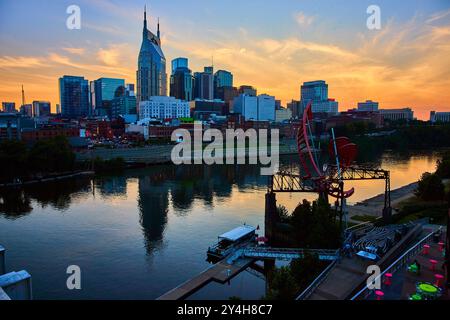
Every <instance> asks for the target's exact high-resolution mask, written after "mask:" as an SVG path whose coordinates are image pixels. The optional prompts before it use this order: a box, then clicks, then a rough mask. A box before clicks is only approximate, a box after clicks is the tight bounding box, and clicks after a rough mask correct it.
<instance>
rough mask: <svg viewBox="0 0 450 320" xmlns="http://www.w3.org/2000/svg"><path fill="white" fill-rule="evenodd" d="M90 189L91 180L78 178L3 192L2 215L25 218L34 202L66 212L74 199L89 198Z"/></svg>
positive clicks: (0, 207)
mask: <svg viewBox="0 0 450 320" xmlns="http://www.w3.org/2000/svg"><path fill="white" fill-rule="evenodd" d="M90 189H91V187H90V179H88V178H84V179H83V178H76V179H69V180H62V181H55V182H48V183H45V184H34V185H29V186H26V187H25V188H23V189H8V190H3V191H2V192H0V214H3V215H5V216H6V217H7V218H13V219H17V218H20V217H23V216H25V215H27V214H29V213H31V212H32V211H33V208H32V207H31V201H32V200H34V201H36V202H37V203H38V204H39V205H40V206H41V207H43V208H45V207H47V206H51V207H53V208H55V209H56V210H58V211H64V210H67V209H68V208H69V207H70V205H71V203H72V201H73V200H74V199H79V198H81V197H87V196H88V193H89V192H90Z"/></svg>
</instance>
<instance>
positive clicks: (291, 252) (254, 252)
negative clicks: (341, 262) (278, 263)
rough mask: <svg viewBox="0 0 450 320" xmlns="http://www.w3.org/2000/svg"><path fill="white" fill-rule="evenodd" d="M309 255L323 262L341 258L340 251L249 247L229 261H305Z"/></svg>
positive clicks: (237, 252) (238, 251) (239, 251)
mask: <svg viewBox="0 0 450 320" xmlns="http://www.w3.org/2000/svg"><path fill="white" fill-rule="evenodd" d="M307 254H310V255H314V256H317V257H318V259H319V260H322V261H334V260H337V259H338V257H339V250H324V249H282V248H265V247H248V248H243V249H240V250H237V251H236V252H235V254H233V255H232V256H231V257H230V258H229V259H228V260H227V261H228V262H234V261H235V260H237V259H241V258H242V257H244V258H252V259H256V260H296V259H303V258H304V257H305V255H307Z"/></svg>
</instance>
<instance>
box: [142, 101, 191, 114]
mask: <svg viewBox="0 0 450 320" xmlns="http://www.w3.org/2000/svg"><path fill="white" fill-rule="evenodd" d="M190 113H191V110H190V106H189V102H186V101H181V100H179V99H175V98H173V97H166V96H155V97H151V98H150V100H148V101H142V102H141V103H140V104H139V119H141V120H143V119H157V120H166V119H179V118H189V117H190Z"/></svg>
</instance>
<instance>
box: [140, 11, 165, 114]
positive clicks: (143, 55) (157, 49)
mask: <svg viewBox="0 0 450 320" xmlns="http://www.w3.org/2000/svg"><path fill="white" fill-rule="evenodd" d="M136 75H137V103H138V107H139V104H140V102H142V101H148V100H149V99H150V98H151V97H152V96H166V95H167V73H166V58H165V56H164V53H163V51H162V49H161V33H160V29H159V21H158V28H157V33H156V35H155V34H153V33H152V32H151V31H150V30H148V29H147V10H145V11H144V30H143V34H142V45H141V50H140V52H139V58H138V70H137V72H136Z"/></svg>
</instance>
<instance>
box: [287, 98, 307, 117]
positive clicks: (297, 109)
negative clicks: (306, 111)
mask: <svg viewBox="0 0 450 320" xmlns="http://www.w3.org/2000/svg"><path fill="white" fill-rule="evenodd" d="M287 108H288V109H289V110H291V112H292V117H293V118H295V119H300V118H301V117H302V116H303V108H302V107H301V103H300V101H297V100H292V101H291V102H288V103H287Z"/></svg>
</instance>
